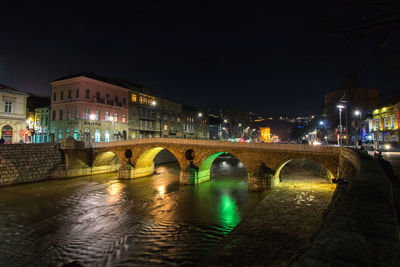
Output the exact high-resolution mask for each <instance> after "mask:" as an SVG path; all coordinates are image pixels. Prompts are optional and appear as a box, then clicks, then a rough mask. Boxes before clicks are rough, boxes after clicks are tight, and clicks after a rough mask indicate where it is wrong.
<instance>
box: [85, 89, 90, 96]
mask: <svg viewBox="0 0 400 267" xmlns="http://www.w3.org/2000/svg"><path fill="white" fill-rule="evenodd" d="M85 97H86V98H89V97H90V91H89V89H86V96H85Z"/></svg>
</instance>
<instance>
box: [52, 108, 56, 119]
mask: <svg viewBox="0 0 400 267" xmlns="http://www.w3.org/2000/svg"><path fill="white" fill-rule="evenodd" d="M55 120H56V111H55V110H53V121H55Z"/></svg>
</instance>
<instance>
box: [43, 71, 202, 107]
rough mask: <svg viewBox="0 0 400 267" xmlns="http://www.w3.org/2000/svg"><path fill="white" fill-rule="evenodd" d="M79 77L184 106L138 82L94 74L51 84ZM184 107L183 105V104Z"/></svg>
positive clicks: (83, 73) (64, 78)
mask: <svg viewBox="0 0 400 267" xmlns="http://www.w3.org/2000/svg"><path fill="white" fill-rule="evenodd" d="M78 77H86V78H90V79H94V80H98V81H101V82H105V83H109V84H113V85H117V86H120V87H123V88H127V89H130V90H134V91H137V92H139V93H143V94H148V95H151V96H155V97H160V98H164V99H166V100H169V101H172V102H175V103H178V104H182V103H181V102H179V101H176V100H174V99H171V98H169V97H166V96H164V95H162V94H161V93H159V92H158V91H155V90H153V89H150V88H148V87H146V86H144V85H141V84H138V83H136V82H131V81H128V80H125V79H122V78H115V77H105V76H100V75H98V74H96V73H94V72H82V73H78V74H69V75H67V76H64V77H61V78H59V79H56V80H53V81H51V82H57V81H62V80H66V79H72V78H78ZM182 105H183V104H182ZM184 107H185V108H189V109H193V110H196V108H193V107H189V106H186V105H184Z"/></svg>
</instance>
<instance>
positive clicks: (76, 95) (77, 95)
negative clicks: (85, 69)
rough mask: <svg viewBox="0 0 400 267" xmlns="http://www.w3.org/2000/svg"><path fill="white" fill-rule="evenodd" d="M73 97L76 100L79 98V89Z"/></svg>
mask: <svg viewBox="0 0 400 267" xmlns="http://www.w3.org/2000/svg"><path fill="white" fill-rule="evenodd" d="M75 97H76V98H79V88H76V91H75Z"/></svg>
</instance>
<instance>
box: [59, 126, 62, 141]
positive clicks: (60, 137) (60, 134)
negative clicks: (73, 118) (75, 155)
mask: <svg viewBox="0 0 400 267" xmlns="http://www.w3.org/2000/svg"><path fill="white" fill-rule="evenodd" d="M61 139H63V129H62V128H60V129H58V140H61Z"/></svg>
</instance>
